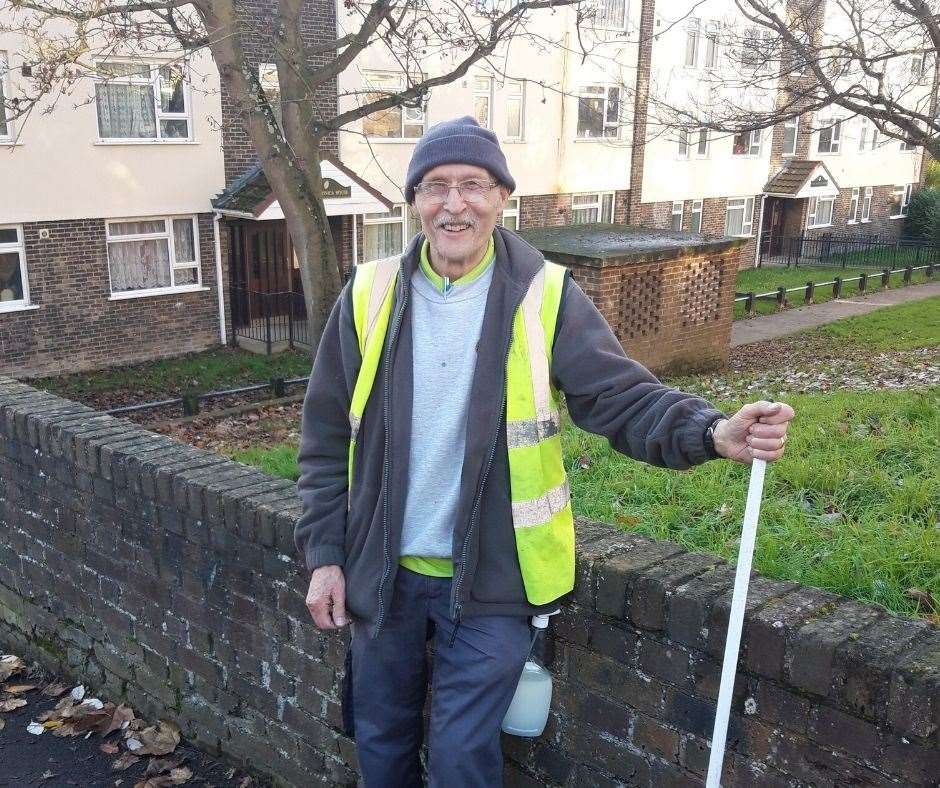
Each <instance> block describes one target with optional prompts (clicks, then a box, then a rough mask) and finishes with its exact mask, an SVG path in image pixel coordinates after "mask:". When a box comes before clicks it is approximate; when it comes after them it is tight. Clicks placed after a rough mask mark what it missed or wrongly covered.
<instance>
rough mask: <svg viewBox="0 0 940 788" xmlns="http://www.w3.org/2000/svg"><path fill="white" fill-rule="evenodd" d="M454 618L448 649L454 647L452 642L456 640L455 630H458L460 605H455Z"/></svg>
mask: <svg viewBox="0 0 940 788" xmlns="http://www.w3.org/2000/svg"><path fill="white" fill-rule="evenodd" d="M456 614H457V615H456V616H455V621H454V630H453V632H451V633H450V642H449V643H448V644H447V646H448V648H450V647H451V646H453V645H454V640H455V639H456V638H457V630H458V629H460V605H459V604H458V605H457V610H456Z"/></svg>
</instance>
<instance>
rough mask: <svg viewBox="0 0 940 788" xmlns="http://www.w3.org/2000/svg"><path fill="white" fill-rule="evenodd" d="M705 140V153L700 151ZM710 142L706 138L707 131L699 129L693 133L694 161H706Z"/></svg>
mask: <svg viewBox="0 0 940 788" xmlns="http://www.w3.org/2000/svg"><path fill="white" fill-rule="evenodd" d="M703 135H704V137H703ZM703 138H704V140H705V151H704V152H703V151H702V140H703ZM711 144H712V141H711V140H710V139H709V137H708V129H706V128H704V127H703V128H700V129H696V133H695V158H696V159H707V158H708V152H709V150H711Z"/></svg>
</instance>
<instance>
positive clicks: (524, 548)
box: [349, 257, 575, 605]
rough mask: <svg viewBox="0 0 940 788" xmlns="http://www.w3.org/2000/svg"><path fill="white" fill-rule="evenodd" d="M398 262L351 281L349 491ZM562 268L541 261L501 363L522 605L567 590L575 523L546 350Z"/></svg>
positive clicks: (366, 268)
mask: <svg viewBox="0 0 940 788" xmlns="http://www.w3.org/2000/svg"><path fill="white" fill-rule="evenodd" d="M399 266H400V258H398V257H393V258H387V259H384V260H376V261H374V262H371V263H363V264H360V265H358V266H357V267H356V276H355V279H354V280H353V292H352V301H353V319H354V322H355V326H356V336H357V338H358V340H359V352H360V355H361V357H362V364H361V366H360V368H359V375H358V377H357V378H356V385H355V388H354V389H353V396H352V401H351V403H350V408H349V426H350V436H349V486H350V489H351V488H352V478H353V459H354V456H355V449H356V439H357V436H358V433H359V425H360V423H361V421H362V414H363V413H364V412H365V408H366V403H367V402H368V401H369V396H370V394H371V393H372V389H373V387H374V384H375V378H376V374H377V371H378V367H379V361H380V359H381V354H382V350H383V347H384V345H385V337H386V334H387V332H388V326H389V318H390V316H391V311H392V302H393V301H394V293H395V287H394V284H395V276H396V274H397V273H398V270H399ZM564 275H565V268H564V267H563V266H560V265H558V264H556V263H551V262H548V261H546V262H545V265H544V266H542V268H540V269H539V271H538V273H536V275H535V276H534V278H533V279H532V282H531V284H530V285H529V289H528V291H527V292H526V295H525V297H524V298H523V300H522V303H521V304H520V305H519V308H518V309H517V310H516V314H515V315H514V317H513V324H512V342H511V344H510V348H509V358H508V361H507V364H506V441H507V448H508V452H509V482H510V488H511V489H510V500H511V502H512V521H513V530H514V532H515V536H516V552H517V555H518V558H519V568H520V569H521V571H522V580H523V584H524V586H525V592H526V598H527V599H528V600H529V602H530V603H531V604H533V605H542V604H547V603H549V602H552V601H554V600H555V599H557V598H558V597H560V596H562V595H563V594H566V593H568V592H569V591H571V589H572V588H574V569H575V554H574V518H573V516H572V512H571V493H570V489H569V486H568V477H567V474H566V473H565V465H564V460H563V457H562V451H561V429H560V419H559V411H558V392H557V391H556V390H555V387H554V386H553V385H552V383H551V377H550V374H549V370H550V369H551V355H552V345H553V342H554V337H555V322H556V320H557V318H558V310H559V307H560V304H561V293H562V285H563V283H564Z"/></svg>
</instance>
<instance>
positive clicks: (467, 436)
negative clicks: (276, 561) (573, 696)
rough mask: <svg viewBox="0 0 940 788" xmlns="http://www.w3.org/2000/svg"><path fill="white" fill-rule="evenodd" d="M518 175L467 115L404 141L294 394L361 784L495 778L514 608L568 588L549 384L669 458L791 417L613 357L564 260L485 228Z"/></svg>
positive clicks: (456, 787)
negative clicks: (342, 639) (387, 197)
mask: <svg viewBox="0 0 940 788" xmlns="http://www.w3.org/2000/svg"><path fill="white" fill-rule="evenodd" d="M514 189H515V182H514V181H513V178H512V176H511V175H510V174H509V170H508V169H507V166H506V160H505V158H504V156H503V153H502V151H501V150H500V148H499V144H498V142H497V140H496V137H495V135H494V134H493V133H492V132H490V131H488V130H486V129H483V128H481V127H480V126H479V125H478V124H477V123H476V122H475V121H474V120H473V119H472V118H470V117H463V118H459V119H456V120H453V121H448V122H445V123H441V124H438V125H436V126H434V127H433V128H431V129H429V130H428V132H427V133H426V134H425V135H424V137H422V138H421V140H419V142H418V143H417V145H416V146H415V150H414V155H413V156H412V159H411V163H410V165H409V167H408V174H407V180H406V183H405V195H406V198H407V199H408V201H409V202H410V203H413V204H414V206H415V208H416V209H417V211H418V213H419V215H420V217H421V227H422V232H421V233H419V234H418V235H417V236H416V237H415V238H413V239H412V240H411V242H410V243H409V244H408V248H407V249H406V250H405V252H404V254H403V255H402V256H401V258H400V260H399V259H394V260H391V261H377V262H375V263H369V264H364V265H360V266H357V267H356V268H355V269H354V271H353V276H352V279H351V280H350V282H349V283H348V284H347V285H346V287H345V288H344V290H343V292H342V293H341V294H340V297H339V299H338V300H337V302H336V305H335V306H334V308H333V312H332V314H331V316H330V319H329V322H328V324H327V327H326V330H325V332H324V334H323V338H322V340H321V342H320V346H319V348H318V350H317V355H316V360H315V362H314V365H313V371H312V374H311V376H310V384H309V387H308V390H307V396H306V400H305V402H304V410H303V425H302V436H301V445H300V453H299V464H300V479H299V481H298V490H299V493H300V495H301V497H302V499H303V503H304V511H303V515H302V517H301V519H300V521H299V523H298V525H297V529H296V533H295V541H296V544H297V548H298V550H299V551H300V552H301V553H302V554H303V556H304V559H305V561H306V565H307V568H308V570H309V571H310V572H312V575H311V578H310V587H309V591H308V594H307V607H308V608H309V610H310V613H311V615H312V616H313V619H314V621H315V623H316V625H317V626H318V627H319V628H321V629H324V630H330V629H335V628H337V627H342V626H344V625H346V624H347V623H351V624H352V627H351V630H352V631H351V635H352V638H351V642H350V649H349V653H348V655H347V663H346V667H347V670H346V686H345V688H344V699H343V700H344V703H343V705H344V718H345V720H346V724H347V727H348V728H350V730H349V732H350V733H354V735H355V739H356V744H357V748H358V755H359V763H360V768H361V772H362V776H363V778H364V781H365V784H366V786H368V788H379V787H380V786H381V787H382V788H392V787H393V786H394V787H397V786H420V785H421V784H422V774H421V771H422V770H421V764H420V761H419V751H420V748H421V743H422V735H423V724H422V719H423V718H422V710H423V707H424V704H425V696H426V692H427V683H428V668H427V665H426V662H425V650H426V643H427V641H428V640H429V639H432V638H433V652H434V660H433V672H432V676H431V688H430V692H431V708H430V731H429V742H428V744H429V757H428V763H427V780H428V784H429V785H432V786H438V787H440V788H460V787H462V786H487V788H492V787H493V786H498V785H500V784H501V782H502V778H501V775H502V755H501V751H500V737H499V732H500V723H501V721H502V718H503V716H504V715H505V712H506V709H507V708H508V706H509V703H510V701H511V699H512V695H513V692H514V690H515V687H516V683H517V680H518V678H519V675H520V672H521V670H522V666H523V663H524V660H525V657H526V652H527V649H528V645H529V637H530V629H529V624H528V620H529V616H531V615H534V614H538V613H546V612H551V611H553V610H554V609H555V608H556V607H557V604H558V599H559V598H560V597H561V596H563V595H564V594H565V593H567V592H568V591H570V590H571V588H572V587H573V585H574V528H573V519H572V515H571V504H570V500H569V493H568V484H567V479H566V477H565V470H564V463H563V461H562V457H561V444H560V435H559V416H558V409H559V408H558V406H559V401H558V394H557V393H558V392H559V391H561V392H564V394H565V399H566V402H567V408H568V412H569V414H570V415H571V419H572V420H573V421H574V423H575V424H577V425H578V426H580V427H582V428H583V429H586V430H589V431H591V432H594V433H597V434H599V435H603V436H604V437H606V438H607V439H608V440H609V441H610V443H611V445H612V446H613V447H614V448H615V449H616V450H617V451H620V452H622V453H623V454H626V455H628V456H630V457H634V458H636V459H638V460H642V461H644V462H648V463H651V464H654V465H660V466H665V467H669V468H677V469H683V468H688V467H690V466H692V465H696V464H698V463H702V462H705V461H706V460H709V459H713V458H717V457H727V458H730V459H733V460H736V461H738V462H742V463H750V462H751V460H752V459H753V458H755V457H757V458H761V459H765V460H769V461H773V460H776V459H778V458H779V457H780V456H781V454H782V452H783V444H784V442H785V440H786V432H787V426H788V424H789V421H790V420H791V419H792V418H793V410H792V409H791V408H790V407H789V406H788V405H784V404H781V403H776V404H771V403H768V402H755V403H752V404H749V405H745V406H744V407H743V408H741V409H740V410H739V411H738V412H737V413H735V414H734V415H733V416H731V417H730V418H728V417H725V415H724V414H723V413H722V412H721V411H719V410H716V409H715V408H714V407H713V406H712V405H711V404H710V403H709V402H707V401H705V400H703V399H701V398H699V397H695V396H692V395H690V394H686V393H683V392H681V391H677V390H675V389H672V388H669V387H668V386H665V385H663V384H661V383H660V382H659V381H658V380H657V379H656V378H655V377H654V376H653V375H652V374H651V373H650V372H649V371H648V370H647V369H646V368H645V367H643V366H642V365H640V364H638V363H637V362H635V361H632V360H631V359H630V358H628V357H627V356H626V355H625V354H624V352H623V349H622V348H621V345H620V343H619V342H618V340H617V339H616V337H615V336H614V334H613V333H612V331H611V329H610V327H609V326H608V325H607V323H606V322H605V320H604V318H603V317H602V316H601V315H600V313H599V312H598V311H597V309H596V308H595V307H594V304H593V303H592V302H591V301H590V300H589V299H588V298H587V296H585V294H584V293H583V292H582V290H581V289H580V288H579V287H578V286H577V284H575V283H574V281H572V279H571V277H570V275H568V274H567V272H566V271H565V269H564V268H562V267H561V266H558V265H555V264H553V263H547V262H546V261H545V260H544V258H543V257H542V255H541V254H540V253H539V252H538V251H537V250H536V249H534V248H533V247H531V246H530V245H528V244H527V243H526V242H525V241H523V240H522V239H521V238H519V236H517V235H515V234H513V233H511V232H509V231H507V230H505V229H503V228H502V227H497V226H496V223H497V220H498V219H499V217H500V214H501V213H502V210H503V208H504V207H505V205H506V200H507V199H508V197H509V195H510V194H511V193H512V192H513V190H514Z"/></svg>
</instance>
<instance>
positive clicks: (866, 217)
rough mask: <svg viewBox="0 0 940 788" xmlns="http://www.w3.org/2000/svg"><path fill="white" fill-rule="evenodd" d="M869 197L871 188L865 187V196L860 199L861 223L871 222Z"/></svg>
mask: <svg viewBox="0 0 940 788" xmlns="http://www.w3.org/2000/svg"><path fill="white" fill-rule="evenodd" d="M871 195H872V188H871V186H866V187H865V195H864V196H863V198H862V221H863V222H868V221H871Z"/></svg>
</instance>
